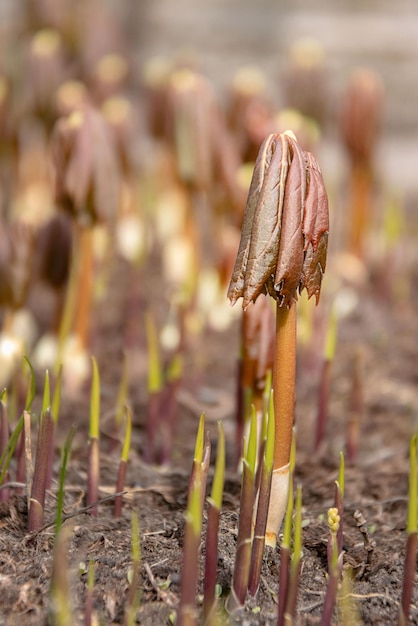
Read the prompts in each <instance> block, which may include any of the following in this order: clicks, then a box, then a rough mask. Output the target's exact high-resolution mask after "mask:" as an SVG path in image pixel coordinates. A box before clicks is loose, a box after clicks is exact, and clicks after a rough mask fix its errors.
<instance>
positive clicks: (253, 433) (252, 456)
mask: <svg viewBox="0 0 418 626" xmlns="http://www.w3.org/2000/svg"><path fill="white" fill-rule="evenodd" d="M245 460H246V463H247V465H248V469H249V470H250V472H251V475H252V477H254V474H255V467H256V463H257V414H256V410H255V406H254V405H252V407H251V422H250V432H249V435H248V446H247V451H246V455H245Z"/></svg>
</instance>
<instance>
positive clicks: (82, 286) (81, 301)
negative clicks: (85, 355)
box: [74, 226, 93, 349]
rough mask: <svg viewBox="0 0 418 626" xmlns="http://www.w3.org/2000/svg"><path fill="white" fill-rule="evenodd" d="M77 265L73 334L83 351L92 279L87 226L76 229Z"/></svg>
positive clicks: (86, 337) (90, 245)
mask: <svg viewBox="0 0 418 626" xmlns="http://www.w3.org/2000/svg"><path fill="white" fill-rule="evenodd" d="M77 234H78V243H79V255H80V256H79V264H78V297H77V311H76V316H75V322H74V328H75V334H76V336H77V337H78V339H79V341H80V346H81V347H82V348H83V349H86V348H87V344H88V334H89V326H90V315H91V304H92V278H93V241H92V234H93V233H92V229H91V228H90V227H88V226H79V227H78V233H77Z"/></svg>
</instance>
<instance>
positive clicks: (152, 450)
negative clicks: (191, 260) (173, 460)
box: [145, 313, 163, 462]
mask: <svg viewBox="0 0 418 626" xmlns="http://www.w3.org/2000/svg"><path fill="white" fill-rule="evenodd" d="M145 329H146V335H147V344H148V417H147V446H146V450H145V456H146V460H147V461H148V462H153V461H155V460H156V458H157V456H158V451H157V449H156V446H157V442H156V438H157V434H158V433H159V429H160V417H161V416H160V395H161V390H162V385H163V376H162V366H161V359H160V351H159V343H158V333H157V328H156V325H155V323H154V321H153V319H152V317H151V315H150V313H147V314H146V315H145Z"/></svg>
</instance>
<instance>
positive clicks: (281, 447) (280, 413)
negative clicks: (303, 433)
mask: <svg viewBox="0 0 418 626" xmlns="http://www.w3.org/2000/svg"><path fill="white" fill-rule="evenodd" d="M295 379H296V303H295V302H292V304H291V305H290V307H289V308H286V307H280V306H279V303H277V307H276V346H275V353H274V365H273V379H272V386H273V400H274V415H275V418H274V419H275V444H274V462H273V476H272V483H271V496H270V506H269V514H268V519H267V528H266V544H267V545H269V546H272V547H274V546H275V545H276V542H277V535H278V532H279V530H280V526H281V523H282V520H283V516H284V513H285V510H286V504H287V492H288V487H289V459H290V449H291V445H292V429H293V417H294V405H295Z"/></svg>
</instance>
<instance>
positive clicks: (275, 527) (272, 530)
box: [266, 463, 289, 548]
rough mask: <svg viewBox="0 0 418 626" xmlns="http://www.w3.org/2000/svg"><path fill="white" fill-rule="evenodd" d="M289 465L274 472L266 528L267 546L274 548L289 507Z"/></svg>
mask: <svg viewBox="0 0 418 626" xmlns="http://www.w3.org/2000/svg"><path fill="white" fill-rule="evenodd" d="M288 492H289V463H287V464H286V465H284V466H283V467H278V468H276V469H275V470H273V475H272V478H271V491H270V504H269V512H268V517H267V527H266V545H267V546H270V547H271V548H274V547H275V546H276V544H277V536H278V534H279V530H280V526H281V525H282V521H283V518H284V514H285V512H286V507H287V496H288Z"/></svg>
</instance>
